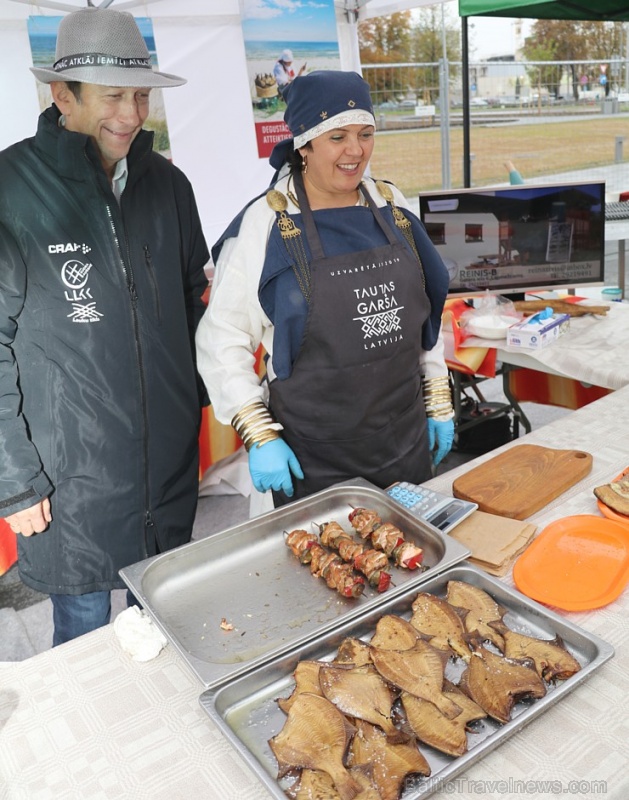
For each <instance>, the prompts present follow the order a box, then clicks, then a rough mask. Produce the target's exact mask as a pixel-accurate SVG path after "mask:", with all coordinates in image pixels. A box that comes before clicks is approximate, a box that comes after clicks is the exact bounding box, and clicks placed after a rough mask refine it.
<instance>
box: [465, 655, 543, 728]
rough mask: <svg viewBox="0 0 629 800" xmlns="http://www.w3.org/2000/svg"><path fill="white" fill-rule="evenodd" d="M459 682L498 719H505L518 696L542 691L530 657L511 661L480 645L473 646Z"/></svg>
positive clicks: (507, 717)
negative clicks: (468, 661) (473, 648)
mask: <svg viewBox="0 0 629 800" xmlns="http://www.w3.org/2000/svg"><path fill="white" fill-rule="evenodd" d="M459 686H460V688H461V690H462V691H464V692H465V694H467V695H468V697H470V698H471V699H472V700H474V702H475V703H478V705H479V706H480V707H481V708H482V709H484V710H485V711H486V712H487V714H488V715H489V716H490V717H493V718H494V719H496V720H498V722H509V719H510V717H511V710H512V709H513V706H514V705H515V704H516V702H517V701H518V700H523V699H524V698H531V699H538V698H540V697H544V695H545V694H546V686H545V685H544V681H543V680H542V679H541V678H540V677H539V675H538V674H537V672H536V671H535V669H534V668H533V662H532V660H530V659H529V660H528V662H522V661H514V660H512V659H510V658H505V657H504V656H498V655H496V654H495V653H492V652H491V651H489V650H487V648H485V647H482V646H478V647H476V648H475V650H474V653H473V656H472V658H471V659H470V663H469V665H468V666H467V668H466V670H465V672H464V673H463V674H462V675H461V680H460V683H459Z"/></svg>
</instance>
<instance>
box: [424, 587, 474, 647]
mask: <svg viewBox="0 0 629 800" xmlns="http://www.w3.org/2000/svg"><path fill="white" fill-rule="evenodd" d="M412 609H413V616H412V617H411V625H412V626H413V627H414V628H415V629H416V630H418V631H419V632H420V633H422V634H424V635H425V636H429V637H430V639H429V641H430V644H431V645H432V646H433V647H436V648H437V649H438V650H447V651H450V652H451V653H452V654H453V655H456V656H459V657H460V658H462V659H463V660H464V661H469V660H470V655H471V651H470V648H469V646H468V643H467V639H466V633H465V627H464V625H463V620H462V618H461V615H460V614H459V613H458V612H457V610H456V609H455V608H454V607H453V606H452V605H450V603H447V602H446V601H445V600H442V599H441V598H440V597H436V596H435V595H434V594H429V593H428V592H420V593H419V594H418V595H417V597H416V598H415V600H414V601H413V605H412Z"/></svg>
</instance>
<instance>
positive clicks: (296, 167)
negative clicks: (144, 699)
mask: <svg viewBox="0 0 629 800" xmlns="http://www.w3.org/2000/svg"><path fill="white" fill-rule="evenodd" d="M304 149H306V150H312V142H306V144H305V145H304ZM286 162H287V163H288V166H289V167H290V171H291V175H294V174H295V173H296V172H301V171H302V169H303V168H304V159H303V156H302V154H301V153H300V152H299V150H291V151H290V153H289V155H288V158H287V159H286Z"/></svg>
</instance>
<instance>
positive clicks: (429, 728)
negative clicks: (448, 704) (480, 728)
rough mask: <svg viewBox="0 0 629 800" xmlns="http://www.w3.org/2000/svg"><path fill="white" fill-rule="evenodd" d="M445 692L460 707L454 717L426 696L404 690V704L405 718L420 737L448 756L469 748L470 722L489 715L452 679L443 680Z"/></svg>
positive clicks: (456, 754) (461, 752) (425, 742)
mask: <svg viewBox="0 0 629 800" xmlns="http://www.w3.org/2000/svg"><path fill="white" fill-rule="evenodd" d="M444 694H445V695H446V697H449V698H450V699H451V700H452V701H453V702H455V703H456V704H457V705H458V706H460V707H461V713H460V714H458V715H457V716H456V717H453V718H452V719H448V718H447V717H445V716H444V715H443V714H442V713H441V711H439V709H438V708H437V706H435V705H434V703H429V702H428V701H427V700H422V699H420V698H419V697H415V696H414V695H412V694H408V693H407V692H402V705H403V707H404V711H405V713H406V718H407V719H408V722H409V724H410V726H411V728H412V729H413V732H414V733H415V735H416V736H417V738H418V739H419V740H420V741H421V742H424V744H429V745H430V746H431V747H434V748H435V749H436V750H440V751H441V752H442V753H446V754H447V755H449V756H462V755H463V753H466V752H467V749H468V745H467V734H466V732H467V730H468V729H469V725H470V723H471V722H475V721H476V720H479V719H483V718H484V717H486V716H487V714H486V713H485V711H483V709H482V708H481V707H480V706H479V705H478V704H477V703H475V702H474V701H473V700H471V699H470V698H469V697H467V696H466V695H464V694H463V692H461V691H460V690H459V689H457V687H456V686H454V685H453V684H451V683H450V682H449V681H446V682H445V683H444Z"/></svg>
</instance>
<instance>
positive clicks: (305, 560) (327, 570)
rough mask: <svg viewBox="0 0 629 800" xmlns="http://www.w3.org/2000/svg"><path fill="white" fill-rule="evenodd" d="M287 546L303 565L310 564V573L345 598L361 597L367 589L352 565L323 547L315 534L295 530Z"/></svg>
mask: <svg viewBox="0 0 629 800" xmlns="http://www.w3.org/2000/svg"><path fill="white" fill-rule="evenodd" d="M286 544H287V546H288V547H290V549H291V551H292V552H293V553H294V554H295V555H296V556H297V558H298V559H299V560H300V562H301V563H302V564H310V572H311V573H312V574H313V575H314V576H315V577H317V578H323V580H324V581H325V582H326V583H327V585H328V586H329V587H330V589H336V591H337V592H339V594H342V595H343V597H359V596H360V595H361V594H362V593H363V591H364V588H365V581H364V579H363V578H361V577H360V575H357V574H356V573H355V572H354V571H353V569H352V566H351V564H345V562H344V561H343V560H342V559H341V558H340V556H338V555H337V554H336V553H330V551H329V550H326V549H325V547H323V546H322V545H321V544H320V542H319V540H318V539H317V537H316V536H315V535H314V534H311V533H308V532H307V531H304V530H300V529H297V530H294V531H291V532H290V533H288V534H286Z"/></svg>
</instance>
